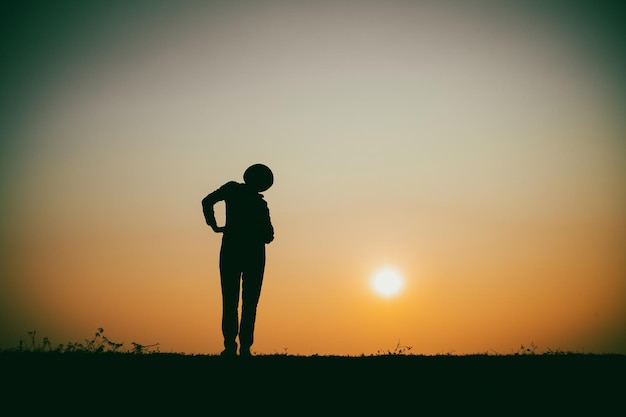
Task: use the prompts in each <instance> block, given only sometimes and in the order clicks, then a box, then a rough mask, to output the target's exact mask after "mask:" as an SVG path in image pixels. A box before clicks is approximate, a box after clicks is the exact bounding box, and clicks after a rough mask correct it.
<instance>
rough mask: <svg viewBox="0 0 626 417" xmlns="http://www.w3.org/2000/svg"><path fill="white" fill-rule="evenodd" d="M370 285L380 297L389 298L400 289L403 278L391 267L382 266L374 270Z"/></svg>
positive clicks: (402, 285)
mask: <svg viewBox="0 0 626 417" xmlns="http://www.w3.org/2000/svg"><path fill="white" fill-rule="evenodd" d="M370 286H371V288H372V290H373V291H374V292H375V293H376V294H378V295H380V296H381V297H385V298H391V297H394V296H396V295H398V294H399V293H400V292H401V291H402V288H403V287H404V279H403V277H402V275H400V274H399V273H398V272H397V271H396V270H394V269H393V268H389V267H384V268H381V269H379V270H377V271H376V272H374V274H373V275H372V279H371V281H370Z"/></svg>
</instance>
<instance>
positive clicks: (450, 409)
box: [0, 352, 626, 416]
mask: <svg viewBox="0 0 626 417" xmlns="http://www.w3.org/2000/svg"><path fill="white" fill-rule="evenodd" d="M0 366H1V368H0V369H1V372H2V376H1V377H0V378H1V379H0V380H1V381H2V388H1V391H0V395H1V398H2V402H3V404H4V405H5V407H3V408H4V409H5V410H7V409H9V410H16V411H17V412H16V413H14V415H26V416H30V415H36V414H39V413H45V414H54V415H57V413H62V414H64V415H87V416H89V415H110V416H126V415H135V414H136V415H140V416H144V415H176V416H179V415H189V414H200V415H209V416H212V415H244V414H249V412H255V413H257V414H259V415H263V416H265V415H273V416H276V415H288V416H299V415H314V414H315V415H347V416H353V415H363V414H364V415H384V416H392V415H427V416H433V415H455V416H456V415H472V416H473V415H494V416H511V415H529V416H530V415H532V416H543V415H546V416H564V415H589V416H604V415H607V416H609V415H610V416H613V415H626V414H624V413H625V410H626V407H625V406H626V382H625V381H626V380H625V376H626V356H625V355H593V354H561V355H547V354H542V355H468V356H455V355H442V356H419V355H388V356H384V355H380V356H365V357H335V356H285V355H267V356H257V357H253V358H250V359H242V358H235V359H224V358H221V357H219V356H212V355H210V356H192V355H178V354H163V353H151V354H141V355H133V354H128V353H125V354H120V353H100V354H96V353H54V352H52V353H36V352H21V353H20V352H1V353H0ZM0 410H1V409H0ZM0 412H1V411H0ZM2 414H3V415H7V414H4V413H2Z"/></svg>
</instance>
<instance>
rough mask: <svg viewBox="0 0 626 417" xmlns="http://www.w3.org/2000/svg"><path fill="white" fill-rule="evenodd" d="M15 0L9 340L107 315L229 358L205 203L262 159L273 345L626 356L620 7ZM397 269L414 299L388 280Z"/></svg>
mask: <svg viewBox="0 0 626 417" xmlns="http://www.w3.org/2000/svg"><path fill="white" fill-rule="evenodd" d="M12 3H13V4H12ZM19 3H20V2H4V3H3V5H2V6H0V19H1V23H2V24H0V27H1V28H2V29H0V35H1V36H0V39H2V40H1V41H0V48H1V49H0V53H1V54H2V62H3V64H2V69H1V70H0V71H1V73H2V77H1V79H0V110H1V113H0V137H1V140H2V142H1V146H2V156H1V160H0V162H2V167H1V168H0V174H1V175H2V176H1V183H0V187H1V188H0V192H1V195H0V197H1V200H0V201H1V202H2V218H1V219H0V227H1V232H2V233H1V236H0V239H1V240H0V245H1V248H2V254H1V255H0V261H1V262H2V263H1V264H0V273H1V274H2V275H1V276H0V302H1V304H0V348H9V347H15V346H16V345H17V343H18V341H19V339H20V337H22V336H24V335H25V334H26V332H27V331H30V330H36V331H37V333H38V334H39V335H41V336H44V335H45V336H48V337H49V338H50V339H51V342H52V343H53V344H55V345H56V344H59V343H66V342H68V341H81V340H83V339H84V338H87V337H91V336H92V335H93V333H94V331H95V330H96V329H97V328H98V327H103V328H104V329H105V335H107V336H108V337H109V338H111V339H112V340H113V341H116V342H125V343H126V346H127V347H129V346H130V342H132V341H134V342H138V343H142V344H151V343H157V342H158V343H159V344H160V348H161V351H164V352H170V351H172V352H185V353H217V352H219V351H220V350H221V348H222V339H221V332H220V314H221V297H220V288H219V271H218V265H217V260H218V252H219V245H220V235H217V234H214V233H212V231H211V230H210V229H209V228H208V227H207V226H206V225H205V223H204V219H203V217H202V211H201V206H200V201H201V199H202V198H203V197H204V196H205V195H206V194H208V193H209V192H211V191H213V190H214V189H216V188H217V187H219V186H220V185H222V184H223V183H224V182H226V181H229V180H237V181H241V180H242V174H243V171H244V170H245V168H246V167H248V166H249V165H251V164H253V163H257V162H262V163H265V164H267V165H269V166H270V167H271V168H272V170H273V171H274V174H275V183H274V186H273V187H272V188H271V189H269V190H268V191H266V192H265V193H264V195H265V197H266V200H267V201H268V203H269V207H270V210H271V215H272V220H273V223H274V227H275V229H276V240H275V241H274V242H273V243H271V244H270V245H269V246H268V249H267V253H268V263H267V268H266V276H265V282H264V287H263V292H262V295H261V301H260V304H259V312H258V319H257V332H256V343H255V345H254V346H253V351H256V352H257V353H266V354H269V353H277V352H278V353H283V352H285V351H287V352H288V353H290V354H304V355H309V354H340V355H344V354H348V355H359V354H362V353H364V354H370V353H376V352H378V351H385V350H388V349H393V348H394V347H395V346H396V345H397V344H398V343H400V344H401V345H404V346H411V347H412V350H411V352H413V353H423V354H437V353H456V354H465V353H478V352H481V353H482V352H486V351H490V352H499V353H512V352H515V351H517V349H518V348H519V346H520V345H521V344H524V345H529V344H530V343H534V344H535V345H536V346H537V347H538V349H539V350H547V349H560V350H563V351H583V352H616V353H626V303H625V301H626V255H625V254H626V218H625V215H624V213H626V187H624V180H625V179H626V172H625V166H626V165H625V162H626V161H625V156H626V148H625V140H624V139H625V138H626V136H625V133H626V128H625V126H624V113H625V112H624V109H625V106H624V104H625V97H626V95H625V94H624V92H625V89H624V84H623V80H622V79H621V78H620V77H621V74H623V73H625V71H624V70H625V69H626V65H624V64H625V62H626V61H625V59H624V58H625V56H626V55H625V54H624V49H623V48H624V47H623V37H622V36H623V34H622V33H621V27H620V25H622V22H623V18H624V14H623V13H622V12H621V9H619V8H610V7H608V6H606V7H604V8H602V9H596V8H592V7H583V6H581V5H580V4H582V3H580V2H563V3H560V2H559V3H554V2H536V3H533V2H524V6H521V5H520V4H519V3H517V2H488V1H481V2H470V1H463V2H461V1H458V2H455V1H447V2H446V1H444V2H441V1H438V2H436V1H399V0H390V1H356V0H339V1H325V0H321V1H291V2H288V1H271V2H267V1H250V2H245V1H231V2H227V1H225V2H204V3H203V2H170V3H167V2H157V1H154V2H148V1H145V2H121V1H119V2H116V1H111V2H106V6H97V5H94V4H92V2H71V1H58V2H48V3H45V2H42V5H39V6H37V5H36V3H35V4H34V5H30V6H24V5H19ZM546 3H549V4H552V6H546ZM46 4H47V5H46ZM496 4H497V6H496ZM533 4H534V5H533ZM385 265H388V266H391V267H394V268H395V269H397V270H398V271H400V272H401V273H402V274H403V275H404V277H405V280H406V281H405V288H404V291H403V292H402V293H401V294H400V295H398V296H397V297H395V298H389V299H385V298H381V297H379V296H377V295H376V294H374V293H373V292H372V291H371V289H370V286H369V280H370V277H371V275H372V273H373V272H374V271H375V270H376V269H377V268H379V267H382V266H385Z"/></svg>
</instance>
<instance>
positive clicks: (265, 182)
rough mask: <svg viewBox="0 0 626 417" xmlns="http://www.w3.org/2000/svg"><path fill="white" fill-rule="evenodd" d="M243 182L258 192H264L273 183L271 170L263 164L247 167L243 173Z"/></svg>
mask: <svg viewBox="0 0 626 417" xmlns="http://www.w3.org/2000/svg"><path fill="white" fill-rule="evenodd" d="M243 181H244V182H245V183H246V184H247V185H249V186H250V187H252V188H253V189H255V190H256V191H258V192H261V191H265V190H267V189H268V188H270V187H271V186H272V184H273V183H274V174H273V173H272V170H271V169H269V168H268V167H267V166H265V165H263V164H254V165H251V166H249V167H248V168H247V169H246V171H245V172H244V173H243Z"/></svg>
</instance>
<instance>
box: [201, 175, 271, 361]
mask: <svg viewBox="0 0 626 417" xmlns="http://www.w3.org/2000/svg"><path fill="white" fill-rule="evenodd" d="M243 180H244V182H243V184H241V183H238V182H235V181H230V182H227V183H226V184H224V185H222V186H221V187H220V188H218V189H217V190H215V191H214V192H212V193H211V194H209V195H207V196H206V197H205V198H204V199H203V200H202V211H203V213H204V218H205V219H206V223H207V224H208V225H209V226H211V228H212V229H213V231H215V232H216V233H223V236H222V247H221V249H220V263H219V266H220V280H221V285H222V334H223V335H224V351H223V352H222V353H221V354H222V355H223V356H235V355H237V341H236V339H237V336H239V344H240V349H239V354H240V355H241V356H250V347H251V346H252V343H253V342H254V322H255V320H256V310H257V305H258V302H259V296H260V294H261V285H262V283H263V273H264V270H265V245H266V244H268V243H270V242H271V241H272V240H274V227H273V226H272V222H271V220H270V214H269V209H268V207H267V203H266V202H265V200H264V199H263V195H261V194H260V193H261V192H263V191H265V190H267V189H268V188H270V187H271V186H272V184H273V183H274V175H273V173H272V171H271V170H270V169H269V168H268V167H267V166H265V165H263V164H255V165H252V166H250V167H248V168H247V169H246V171H245V172H244V174H243ZM218 201H224V202H225V204H226V222H225V225H224V226H223V227H220V226H218V225H217V222H216V220H215V212H214V209H213V206H214V205H215V203H217V202H218ZM240 288H241V289H242V295H241V298H242V307H241V323H239V315H238V306H239V290H240Z"/></svg>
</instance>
